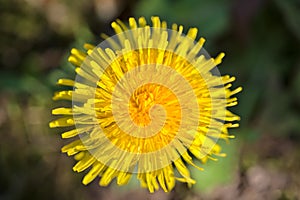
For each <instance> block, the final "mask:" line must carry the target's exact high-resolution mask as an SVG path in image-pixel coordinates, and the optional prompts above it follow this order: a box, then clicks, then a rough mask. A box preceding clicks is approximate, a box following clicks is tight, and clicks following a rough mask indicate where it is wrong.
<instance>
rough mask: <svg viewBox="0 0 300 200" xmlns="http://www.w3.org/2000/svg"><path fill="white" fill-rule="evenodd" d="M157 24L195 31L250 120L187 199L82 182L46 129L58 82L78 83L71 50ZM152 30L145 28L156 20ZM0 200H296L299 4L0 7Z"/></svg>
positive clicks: (101, 0)
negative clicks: (136, 24) (136, 21)
mask: <svg viewBox="0 0 300 200" xmlns="http://www.w3.org/2000/svg"><path fill="white" fill-rule="evenodd" d="M152 15H158V16H160V17H161V19H164V20H166V21H167V22H168V23H169V24H170V23H179V24H183V25H184V27H185V30H187V28H189V27H197V28H198V29H199V35H201V36H202V37H205V38H206V44H205V49H206V50H207V51H208V52H209V53H210V55H211V56H213V57H214V56H216V55H217V54H218V53H219V52H222V51H224V52H225V53H226V57H225V58H224V60H223V63H222V64H221V66H220V68H219V70H220V71H221V73H222V74H230V75H233V76H236V77H237V81H236V82H235V83H234V87H238V86H243V91H242V92H241V93H240V94H238V95H237V96H238V98H239V105H238V106H236V107H234V108H233V109H231V110H232V111H234V112H235V113H237V114H239V115H240V116H241V118H242V121H241V126H240V128H238V129H235V130H232V131H231V133H232V134H234V135H236V138H235V139H234V140H231V142H230V144H226V143H225V142H221V143H220V144H221V145H222V147H223V149H224V152H225V153H227V154H228V156H227V157H226V158H220V159H219V161H218V162H214V161H210V162H209V163H208V164H207V165H205V166H203V167H204V168H205V171H203V172H199V171H197V170H195V169H193V168H192V167H191V168H190V169H191V170H192V176H193V177H194V178H195V179H196V180H197V184H196V185H195V186H194V187H193V188H192V189H188V188H186V186H185V185H184V184H178V185H177V186H176V188H175V190H174V191H172V192H171V193H169V194H164V193H163V192H161V191H159V192H157V193H155V194H153V195H150V194H148V193H147V191H145V190H143V189H139V188H138V187H137V186H136V184H137V183H136V181H134V180H133V181H131V182H130V184H129V185H128V186H124V187H121V188H117V187H116V186H115V184H114V183H113V184H112V185H111V186H110V187H107V188H101V187H98V185H97V181H94V182H93V183H92V184H90V185H88V186H84V185H82V184H81V179H82V177H83V175H84V173H82V174H76V173H74V172H72V170H71V168H72V166H73V164H74V160H73V159H72V158H68V157H67V156H66V155H63V154H61V153H60V148H61V146H63V144H65V143H66V141H63V140H62V139H60V135H59V130H50V129H49V128H48V122H49V121H51V120H52V119H53V117H52V116H51V108H53V107H56V106H58V105H59V103H56V102H53V101H52V100H51V98H52V94H53V92H54V91H56V90H58V89H59V88H58V87H57V86H56V85H55V83H56V80H57V79H58V78H62V77H69V78H73V77H74V75H75V74H74V71H73V70H74V68H73V67H72V66H71V64H69V63H68V62H67V57H68V55H69V52H70V49H71V48H72V47H77V48H81V46H82V45H83V44H84V42H91V43H95V44H98V43H99V42H100V41H101V39H100V37H99V35H100V33H102V32H105V33H108V34H112V33H113V31H112V29H111V27H110V23H111V21H113V20H114V19H115V18H120V19H121V20H124V21H126V20H127V19H128V17H130V16H135V17H139V16H145V17H146V18H147V19H149V18H150V16H152ZM148 21H149V20H148ZM0 67H1V68H0V91H1V93H0V131H1V139H0V199H1V200H2V199H3V200H6V199H62V200H63V199H298V198H300V192H299V191H300V171H299V169H300V162H299V160H300V146H299V145H300V115H299V111H300V2H299V1H297V0H286V1H283V0H253V1H247V0H227V1H226V0H218V1H217V0H211V1H207V0H206V1H204V0H185V1H183V0H173V1H171V0H152V1H150V0H139V1H138V0H125V1H122V0H93V1H83V0H79V1H71V0H36V1H35V0H11V1H9V0H1V1H0Z"/></svg>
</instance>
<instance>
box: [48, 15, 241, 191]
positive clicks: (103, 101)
mask: <svg viewBox="0 0 300 200" xmlns="http://www.w3.org/2000/svg"><path fill="white" fill-rule="evenodd" d="M151 20H152V26H151V27H150V26H149V25H147V22H146V20H145V18H143V17H141V18H139V19H138V22H137V21H136V20H135V19H134V18H130V19H129V26H128V25H125V24H124V23H123V22H121V21H119V20H117V21H116V22H113V23H112V28H113V29H114V30H115V32H116V35H114V36H112V37H108V36H106V35H103V37H104V39H105V40H104V41H103V42H102V43H100V44H99V45H98V46H93V45H90V44H85V45H84V47H85V49H86V51H80V50H78V49H72V51H71V56H70V57H69V61H70V62H71V63H72V64H74V65H75V66H76V73H77V77H76V79H75V80H69V79H60V80H58V84H59V85H63V86H70V87H73V90H72V89H70V90H66V91H60V92H57V93H56V94H55V95H54V97H53V98H54V100H70V101H72V106H70V107H69V108H65V107H61V108H55V109H53V110H52V113H53V114H54V115H61V116H62V117H60V118H58V119H56V120H54V121H52V122H50V127H51V128H54V127H70V130H69V131H67V132H64V133H62V137H63V138H73V137H74V138H76V139H75V140H74V141H73V142H71V143H70V144H67V145H66V146H64V147H63V148H62V152H65V153H67V154H68V155H69V156H74V157H75V159H76V160H77V161H78V162H77V164H76V165H75V166H74V167H73V170H74V171H77V172H82V171H84V170H87V169H89V172H88V173H87V174H86V175H85V177H84V178H83V181H82V182H83V183H84V184H88V183H90V182H91V181H93V180H94V179H95V178H96V177H100V182H99V184H100V185H101V186H106V185H108V184H109V183H110V182H111V181H112V180H113V179H114V178H116V179H117V184H119V185H123V184H126V183H127V182H128V181H129V179H130V178H131V177H132V176H137V178H138V179H139V180H140V182H141V185H142V186H143V187H146V188H148V190H149V191H150V192H154V191H155V190H158V189H159V188H162V189H163V190H164V191H165V192H168V191H170V190H172V189H173V188H174V186H175V182H176V181H180V182H186V183H187V184H188V185H192V184H194V183H195V181H194V180H193V179H192V178H191V175H190V172H189V169H188V167H187V164H188V165H191V166H193V167H196V168H198V169H200V170H202V168H201V167H200V166H197V165H196V164H194V160H195V159H198V160H200V161H202V163H205V162H206V160H207V159H214V157H213V156H214V155H216V156H224V155H225V154H224V153H221V147H220V146H219V145H218V144H216V142H217V139H218V138H222V139H225V140H228V138H233V136H231V135H229V134H228V128H233V127H238V124H237V123H234V121H237V120H239V119H240V118H239V116H237V115H235V114H233V113H232V112H230V111H229V110H227V107H230V106H234V105H236V104H237V98H235V97H232V96H233V95H235V94H236V93H238V92H240V91H241V88H240V87H239V88H237V89H235V90H233V91H232V90H230V87H231V84H230V83H231V82H233V81H234V80H235V78H234V77H230V76H228V75H226V76H221V75H220V74H219V73H218V70H217V69H216V65H218V64H220V63H221V59H222V58H223V57H224V53H221V54H219V55H218V56H217V57H216V58H215V59H213V58H209V56H208V54H207V53H206V51H205V50H204V49H203V44H204V41H205V40H204V39H203V38H200V39H199V40H198V41H197V42H195V41H194V40H195V39H196V37H197V29H196V28H190V29H189V30H188V32H187V34H186V35H185V34H183V27H182V26H178V25H177V24H173V25H172V26H171V29H168V26H167V23H166V22H165V21H160V19H159V18H158V17H152V18H151Z"/></svg>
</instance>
